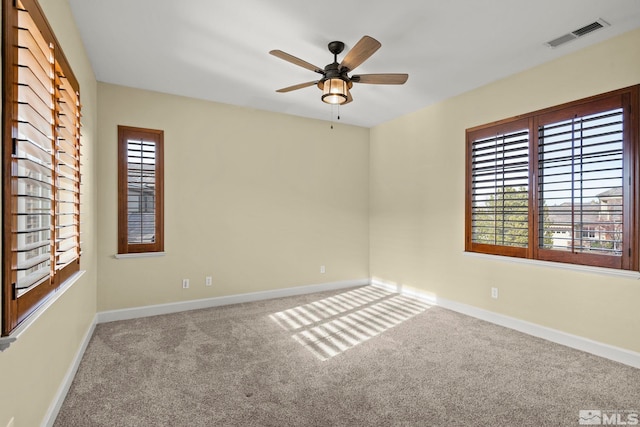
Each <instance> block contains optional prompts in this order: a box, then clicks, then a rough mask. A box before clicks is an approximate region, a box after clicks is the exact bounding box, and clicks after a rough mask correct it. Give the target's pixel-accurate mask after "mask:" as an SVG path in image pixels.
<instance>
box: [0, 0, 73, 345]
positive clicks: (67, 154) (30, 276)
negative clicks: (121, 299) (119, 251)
mask: <svg viewBox="0 0 640 427" xmlns="http://www.w3.org/2000/svg"><path fill="white" fill-rule="evenodd" d="M3 15H4V16H3V19H4V21H3V22H4V23H5V24H3V36H4V37H3V81H4V82H5V85H4V91H3V100H4V108H3V125H4V133H3V169H4V171H5V173H4V175H3V188H4V190H3V205H4V206H5V212H6V214H5V218H4V219H3V233H2V234H3V259H4V262H3V273H2V274H3V276H2V277H3V287H2V335H8V334H10V333H11V331H12V330H14V329H15V328H16V327H17V326H18V325H19V324H20V322H22V321H23V320H24V319H25V318H26V317H27V316H29V315H30V314H31V313H33V312H34V311H35V310H36V309H37V308H38V307H39V306H40V305H41V304H42V303H43V302H44V301H45V299H46V298H47V297H48V296H49V295H51V293H52V292H54V291H55V290H56V289H57V288H58V287H59V286H60V285H61V284H62V283H63V282H64V281H65V280H66V279H67V278H69V277H70V276H71V275H72V274H73V273H75V272H76V271H78V270H79V268H80V263H79V260H80V258H79V257H80V240H79V224H80V196H79V195H80V152H79V147H80V103H79V87H78V83H77V80H76V79H75V77H74V76H73V73H72V71H71V69H70V68H69V64H68V62H67V60H66V58H64V54H63V53H62V51H61V50H60V49H59V45H58V43H57V41H56V39H55V36H54V35H53V33H52V32H51V28H50V27H49V25H48V23H47V21H46V18H45V17H44V14H43V13H42V10H41V9H40V6H39V5H38V2H37V0H15V1H12V2H8V1H5V2H4V3H3Z"/></svg>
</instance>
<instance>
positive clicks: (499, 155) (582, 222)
mask: <svg viewBox="0 0 640 427" xmlns="http://www.w3.org/2000/svg"><path fill="white" fill-rule="evenodd" d="M638 93H639V87H638V86H634V87H631V88H627V89H621V90H618V91H614V92H610V93H607V94H603V95H599V96H595V97H592V98H589V99H585V100H580V101H575V102H571V103H568V104H564V105H561V106H558V107H552V108H548V109H546V110H544V111H540V112H536V113H530V114H525V115H522V116H518V117H516V118H513V119H506V120H503V121H500V122H497V123H492V124H488V125H484V126H478V127H476V128H473V129H467V187H466V188H467V198H466V244H465V248H466V250H467V251H470V252H481V253H487V254H495V255H504V256H515V257H523V258H532V259H540V260H545V261H557V262H566V263H572V264H582V265H590V266H597V267H608V268H618V269H627V270H629V269H631V270H636V271H637V270H638V269H639V265H640V260H639V259H638V253H637V252H638V229H637V225H636V221H635V218H636V216H637V214H638V211H639V206H638V204H639V200H638V198H637V196H636V193H637V190H636V189H635V185H636V182H637V181H638V179H640V177H639V175H640V172H639V169H638V165H637V160H636V159H637V157H638V123H639V122H640V117H639V115H638V107H637V106H638V103H639V102H640V101H639V99H638V96H639V95H638ZM633 105H635V106H636V107H635V108H632V106H633Z"/></svg>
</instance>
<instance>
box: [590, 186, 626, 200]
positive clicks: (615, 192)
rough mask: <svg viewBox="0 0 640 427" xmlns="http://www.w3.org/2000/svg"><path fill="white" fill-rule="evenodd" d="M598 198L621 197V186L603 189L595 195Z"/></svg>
mask: <svg viewBox="0 0 640 427" xmlns="http://www.w3.org/2000/svg"><path fill="white" fill-rule="evenodd" d="M596 197H598V198H603V197H622V187H614V188H610V189H608V190H607V191H603V192H602V193H600V194H598V195H596Z"/></svg>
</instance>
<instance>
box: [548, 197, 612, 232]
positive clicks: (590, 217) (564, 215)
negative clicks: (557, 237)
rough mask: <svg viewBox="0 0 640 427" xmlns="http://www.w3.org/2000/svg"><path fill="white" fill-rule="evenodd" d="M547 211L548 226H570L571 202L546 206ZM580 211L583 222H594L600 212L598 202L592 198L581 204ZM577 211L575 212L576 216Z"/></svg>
mask: <svg viewBox="0 0 640 427" xmlns="http://www.w3.org/2000/svg"><path fill="white" fill-rule="evenodd" d="M547 212H548V215H549V223H548V225H549V226H550V228H554V229H560V228H569V229H570V228H571V202H565V203H562V204H560V205H557V206H548V207H547ZM582 213H583V215H584V222H585V223H589V222H596V221H597V218H598V217H597V215H599V214H600V203H599V202H597V201H595V200H592V201H591V202H589V203H587V204H583V205H582ZM578 215H579V213H578V212H576V216H578Z"/></svg>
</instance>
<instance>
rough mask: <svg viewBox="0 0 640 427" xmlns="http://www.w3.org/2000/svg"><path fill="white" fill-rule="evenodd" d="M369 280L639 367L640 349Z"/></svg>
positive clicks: (431, 302) (434, 303) (471, 314)
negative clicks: (601, 340)
mask: <svg viewBox="0 0 640 427" xmlns="http://www.w3.org/2000/svg"><path fill="white" fill-rule="evenodd" d="M371 284H372V285H374V286H378V287H381V288H383V289H386V290H389V291H392V292H398V293H400V294H403V295H407V296H412V297H414V298H418V299H420V300H422V301H424V302H426V303H428V304H433V305H437V306H440V307H443V308H446V309H449V310H451V311H456V312H458V313H462V314H466V315H467V316H471V317H475V318H477V319H481V320H485V321H487V322H490V323H494V324H496V325H500V326H504V327H506V328H510V329H514V330H516V331H519V332H523V333H525V334H528V335H532V336H534V337H538V338H542V339H545V340H547V341H551V342H554V343H557V344H562V345H564V346H567V347H571V348H575V349H577V350H581V351H584V352H587V353H591V354H594V355H596V356H600V357H604V358H606V359H610V360H613V361H615V362H619V363H623V364H625V365H629V366H633V367H634V368H640V353H636V352H634V351H631V350H626V349H624V348H620V347H614V346H612V345H609V344H604V343H601V342H598V341H594V340H590V339H588V338H584V337H581V336H578V335H572V334H569V333H566V332H562V331H559V330H557V329H552V328H548V327H546V326H541V325H537V324H535V323H531V322H527V321H524V320H520V319H516V318H514V317H509V316H505V315H503V314H499V313H495V312H493V311H489V310H484V309H482V308H478V307H473V306H471V305H467V304H462V303H459V302H456V301H451V300H447V299H445V298H440V297H435V296H431V295H428V294H426V293H423V292H420V291H418V290H415V289H404V288H403V287H402V286H399V285H397V284H395V283H389V282H385V281H382V280H378V279H371Z"/></svg>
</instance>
